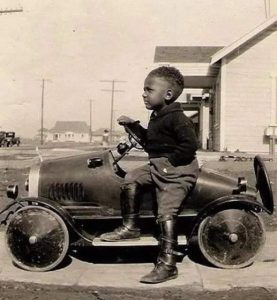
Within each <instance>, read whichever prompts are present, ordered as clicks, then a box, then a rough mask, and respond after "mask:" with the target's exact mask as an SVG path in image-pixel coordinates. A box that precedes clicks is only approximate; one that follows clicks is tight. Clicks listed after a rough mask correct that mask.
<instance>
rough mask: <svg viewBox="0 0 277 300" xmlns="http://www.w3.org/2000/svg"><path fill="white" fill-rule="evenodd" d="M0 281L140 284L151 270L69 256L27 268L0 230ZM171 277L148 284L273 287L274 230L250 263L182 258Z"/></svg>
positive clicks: (276, 275)
mask: <svg viewBox="0 0 277 300" xmlns="http://www.w3.org/2000/svg"><path fill="white" fill-rule="evenodd" d="M0 245H1V248H0V261H1V266H0V281H17V282H33V283H39V284H48V285H49V284H50V285H51V284H53V285H64V286H80V287H81V286H90V287H93V286H96V287H120V288H142V289H147V288H149V287H150V286H149V285H145V284H141V283H139V278H140V277H141V276H143V275H145V274H146V273H147V272H149V271H150V270H152V267H153V264H151V263H137V264H126V263H124V264H118V263H117V264H95V263H89V262H84V261H80V260H78V259H76V258H72V262H71V263H69V264H68V265H67V266H65V267H63V268H61V269H58V270H55V271H50V272H43V273H40V272H27V271H24V270H21V269H18V268H17V267H15V266H13V264H12V263H11V260H10V258H9V255H8V253H7V251H6V249H5V247H4V245H5V241H4V233H3V232H0ZM178 269H179V276H178V278H177V279H175V280H171V281H168V282H165V283H161V284H157V285H151V288H160V287H180V286H183V287H184V286H189V287H194V288H199V289H200V290H226V289H230V288H232V287H263V288H277V232H267V241H266V245H265V248H264V250H263V252H262V253H261V255H260V257H259V258H258V259H257V261H256V262H255V263H254V264H253V265H252V266H250V267H247V268H244V269H239V270H223V269H216V268H212V267H206V266H203V265H199V264H196V263H194V262H192V261H191V260H189V259H188V258H187V257H185V258H184V260H183V262H182V263H179V264H178Z"/></svg>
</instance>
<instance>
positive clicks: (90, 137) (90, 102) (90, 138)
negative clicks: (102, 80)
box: [89, 99, 94, 143]
mask: <svg viewBox="0 0 277 300" xmlns="http://www.w3.org/2000/svg"><path fill="white" fill-rule="evenodd" d="M93 102H94V100H92V99H90V100H89V142H90V143H91V142H92V103H93Z"/></svg>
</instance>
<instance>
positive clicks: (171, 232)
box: [100, 67, 199, 283]
mask: <svg viewBox="0 0 277 300" xmlns="http://www.w3.org/2000/svg"><path fill="white" fill-rule="evenodd" d="M183 89H184V79H183V76H182V74H181V73H180V72H179V71H178V70H177V69H175V68H173V67H160V68H157V69H154V70H153V71H151V72H150V73H149V75H148V76H147V77H146V79H145V82H144V92H143V94H142V98H143V101H144V104H145V107H146V108H147V109H149V110H152V111H153V112H152V114H151V117H150V121H149V124H148V128H147V129H144V128H143V127H142V126H140V125H139V121H134V120H132V119H130V118H129V117H126V116H121V117H120V118H119V119H118V122H119V124H121V125H124V124H129V125H130V124H131V126H132V127H134V128H136V130H138V131H140V135H142V136H143V137H144V138H143V140H144V145H145V147H144V148H145V151H146V152H147V153H148V156H149V164H147V165H145V166H142V167H140V168H138V169H135V170H133V171H131V172H129V173H127V175H126V177H125V181H124V185H123V186H122V191H123V192H124V193H123V194H124V197H123V199H122V216H123V226H120V227H119V228H116V229H115V230H114V231H113V232H109V233H104V234H102V235H101V237H100V238H101V240H103V241H119V240H126V239H134V238H139V236H140V230H139V228H138V225H137V224H138V222H137V221H138V217H139V192H140V191H141V189H142V188H143V186H145V185H148V184H152V185H153V184H154V186H155V190H156V197H157V204H158V218H157V221H158V223H159V225H160V229H161V240H160V253H159V256H158V259H157V263H156V265H155V267H154V269H153V270H152V271H151V272H150V273H149V274H148V275H146V276H144V277H142V278H141V280H140V281H141V282H143V283H159V282H163V281H166V280H169V279H173V278H176V277H177V274H178V271H177V268H176V254H178V253H177V252H176V251H175V249H176V247H177V232H176V221H177V215H178V212H179V209H180V206H181V204H182V202H183V201H184V199H185V198H186V196H187V195H188V193H189V191H190V190H191V189H192V187H193V186H194V184H195V182H196V179H197V176H198V172H199V167H198V162H197V159H196V150H197V144H198V142H197V138H196V135H195V131H194V128H193V124H192V122H191V121H190V120H189V119H188V118H187V117H186V116H185V115H184V113H183V109H182V108H181V105H180V103H176V102H175V100H176V99H177V98H178V97H179V96H180V94H181V93H182V91H183Z"/></svg>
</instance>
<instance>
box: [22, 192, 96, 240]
mask: <svg viewBox="0 0 277 300" xmlns="http://www.w3.org/2000/svg"><path fill="white" fill-rule="evenodd" d="M17 202H19V203H25V202H26V203H27V204H25V205H24V206H28V205H29V203H31V204H32V205H38V206H43V207H46V208H48V209H50V210H53V211H54V212H56V213H57V214H58V215H59V216H60V217H61V218H62V219H63V220H64V222H65V223H66V225H67V226H68V227H69V228H70V229H72V230H73V232H74V233H76V234H77V236H78V237H80V238H81V239H83V240H85V241H86V242H89V243H91V242H92V240H93V238H94V237H93V236H87V234H86V233H85V232H84V231H83V230H82V229H81V228H78V227H77V226H76V224H75V223H74V220H73V218H72V217H71V215H70V214H69V213H68V212H67V211H66V210H65V209H64V208H63V207H62V206H61V205H60V204H59V203H57V202H54V201H52V200H50V199H48V198H44V197H39V198H34V197H29V198H19V199H17Z"/></svg>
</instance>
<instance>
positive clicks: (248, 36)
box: [211, 16, 277, 65]
mask: <svg viewBox="0 0 277 300" xmlns="http://www.w3.org/2000/svg"><path fill="white" fill-rule="evenodd" d="M276 24H277V16H273V17H272V18H270V19H267V20H266V21H265V22H263V23H262V24H260V25H259V26H257V27H256V28H254V29H253V30H252V31H250V32H248V33H247V34H245V35H244V36H242V37H241V38H240V39H238V40H236V41H234V42H233V43H231V44H230V45H229V46H227V47H225V48H223V49H221V50H219V51H218V52H217V53H215V54H214V55H213V56H212V59H211V65H213V64H215V63H216V62H218V61H220V60H221V59H222V58H224V57H225V56H227V55H228V54H230V53H231V52H233V51H234V50H236V49H237V48H239V47H241V46H242V45H244V44H246V43H248V42H249V41H250V40H252V39H254V38H256V37H258V36H259V35H260V34H262V33H263V32H264V31H266V30H268V29H270V28H271V27H272V26H274V25H276ZM275 30H276V29H275Z"/></svg>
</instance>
